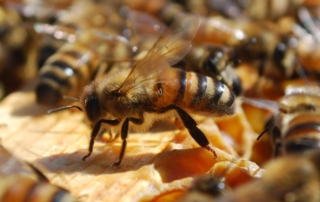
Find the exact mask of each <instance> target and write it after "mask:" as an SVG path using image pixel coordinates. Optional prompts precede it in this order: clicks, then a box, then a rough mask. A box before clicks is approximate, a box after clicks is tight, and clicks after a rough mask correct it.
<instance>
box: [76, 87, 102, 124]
mask: <svg viewBox="0 0 320 202" xmlns="http://www.w3.org/2000/svg"><path fill="white" fill-rule="evenodd" d="M80 100H81V101H82V103H83V104H84V109H85V112H86V115H87V118H88V119H89V121H91V122H94V121H95V120H97V119H99V118H100V115H101V110H100V102H99V97H98V93H97V92H96V85H95V83H92V84H90V85H88V86H86V87H85V89H84V91H83V94H82V96H81V99H80Z"/></svg>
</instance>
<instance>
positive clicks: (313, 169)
mask: <svg viewBox="0 0 320 202" xmlns="http://www.w3.org/2000/svg"><path fill="white" fill-rule="evenodd" d="M319 154H320V153H319V150H318V151H315V152H312V153H308V154H307V155H293V156H286V157H281V158H277V159H273V160H271V161H270V162H268V163H267V164H266V165H265V166H264V168H265V169H266V172H265V173H264V175H263V176H262V178H261V179H256V180H253V181H251V182H248V183H247V184H244V185H242V186H239V187H237V188H236V189H234V190H233V192H230V193H229V194H226V195H222V196H220V197H217V198H215V199H214V201H217V202H222V201H224V202H225V201H230V202H231V201H232V202H237V201H239V202H240V201H241V202H254V201H262V202H267V201H268V202H269V201H295V202H298V201H299V202H300V201H301V202H302V201H304V202H314V201H319V200H320V194H319V189H320V173H319V170H320V169H319V168H320V167H319V166H320V162H319ZM206 201H212V200H206Z"/></svg>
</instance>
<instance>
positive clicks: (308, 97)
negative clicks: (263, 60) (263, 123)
mask: <svg viewBox="0 0 320 202" xmlns="http://www.w3.org/2000/svg"><path fill="white" fill-rule="evenodd" d="M319 93H320V88H319V87H318V86H300V87H296V86H294V87H293V86H291V87H290V86H289V87H288V88H287V89H286V94H285V96H284V97H283V98H282V99H281V101H280V105H279V114H278V115H276V116H275V117H274V125H273V127H272V137H273V142H274V147H275V149H274V151H275V156H279V155H286V154H291V153H302V152H305V151H308V150H318V149H319V148H320V132H319V125H320V122H319V120H320V119H319V117H320V114H319V112H320V96H319V95H320V94H319Z"/></svg>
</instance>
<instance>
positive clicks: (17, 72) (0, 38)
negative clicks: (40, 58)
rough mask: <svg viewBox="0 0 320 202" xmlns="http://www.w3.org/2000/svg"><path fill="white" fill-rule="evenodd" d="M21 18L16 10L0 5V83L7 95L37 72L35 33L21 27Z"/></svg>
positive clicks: (4, 93) (0, 96) (1, 96)
mask: <svg viewBox="0 0 320 202" xmlns="http://www.w3.org/2000/svg"><path fill="white" fill-rule="evenodd" d="M21 22H22V18H21V16H20V15H19V14H18V13H17V12H16V11H14V10H10V9H8V8H6V7H5V6H4V5H0V83H1V86H3V88H4V89H3V91H4V92H3V94H2V95H0V98H3V97H4V96H5V95H7V94H9V93H11V92H13V91H15V90H17V89H18V88H19V87H21V85H22V84H23V83H24V82H26V81H27V80H29V79H33V78H34V77H35V75H36V70H35V69H33V68H32V67H33V66H34V64H33V61H34V60H35V58H36V37H35V33H34V31H32V30H31V29H26V28H25V27H22V26H19V25H20V24H21Z"/></svg>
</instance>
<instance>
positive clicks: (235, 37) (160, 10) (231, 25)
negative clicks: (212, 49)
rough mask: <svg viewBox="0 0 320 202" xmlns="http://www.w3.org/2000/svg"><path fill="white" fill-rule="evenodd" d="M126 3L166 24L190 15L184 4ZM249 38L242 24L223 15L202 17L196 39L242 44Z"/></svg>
mask: <svg viewBox="0 0 320 202" xmlns="http://www.w3.org/2000/svg"><path fill="white" fill-rule="evenodd" d="M124 4H125V5H127V6H128V7H130V8H131V9H134V10H139V11H143V12H146V13H149V14H151V15H153V16H155V17H158V18H159V19H160V20H162V21H163V22H164V23H166V24H171V23H172V22H175V21H179V20H182V19H184V18H186V17H188V15H190V14H189V13H187V12H186V11H185V9H184V8H183V6H182V5H180V4H177V3H174V2H167V1H159V2H157V3H156V4H154V3H151V2H150V1H139V2H136V1H134V2H133V1H124ZM246 40H247V36H246V33H245V32H244V31H243V29H242V27H241V25H239V26H238V23H236V22H234V21H233V20H229V19H225V18H223V17H221V16H211V17H210V16H209V17H201V20H200V27H199V29H198V32H197V33H196V35H195V38H194V41H195V42H199V43H213V44H220V45H226V46H231V47H233V46H235V47H237V46H240V45H242V44H243V43H245V41H246Z"/></svg>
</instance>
